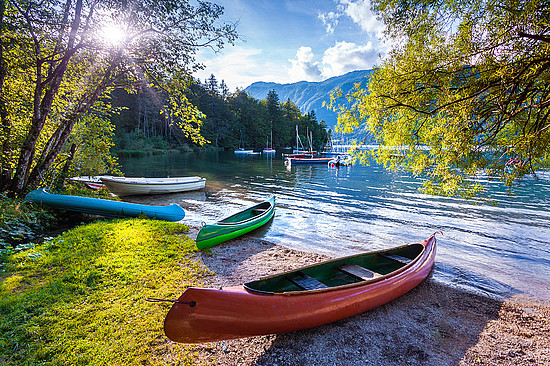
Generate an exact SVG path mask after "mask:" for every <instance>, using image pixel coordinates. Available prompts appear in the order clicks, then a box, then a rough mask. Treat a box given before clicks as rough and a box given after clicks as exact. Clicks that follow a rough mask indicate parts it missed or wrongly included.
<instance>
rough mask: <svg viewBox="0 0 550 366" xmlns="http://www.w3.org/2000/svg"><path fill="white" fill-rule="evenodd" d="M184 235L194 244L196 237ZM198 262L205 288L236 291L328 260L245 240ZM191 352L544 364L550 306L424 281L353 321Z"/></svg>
mask: <svg viewBox="0 0 550 366" xmlns="http://www.w3.org/2000/svg"><path fill="white" fill-rule="evenodd" d="M190 229H191V230H190V232H189V233H188V234H187V235H188V236H190V237H191V238H193V237H194V236H196V232H197V231H198V230H197V228H190ZM197 256H198V258H199V259H200V260H202V262H203V263H204V264H205V266H206V267H207V268H208V269H209V270H210V271H212V272H213V273H215V274H214V275H212V276H209V277H207V278H205V279H204V286H206V287H220V286H234V285H240V284H242V283H244V282H246V281H250V280H253V279H257V278H259V277H265V276H269V275H273V274H276V273H279V272H283V271H287V270H291V269H294V268H299V267H302V266H306V265H309V264H313V263H317V262H320V261H323V260H326V259H328V258H329V257H327V256H324V255H320V254H315V253H311V252H302V251H298V250H294V249H289V248H285V247H283V246H280V245H277V244H273V243H270V242H267V241H264V240H261V239H257V238H254V237H251V236H244V237H242V238H240V239H235V240H233V241H231V242H228V243H223V244H221V245H219V246H216V247H214V248H212V249H211V251H206V252H200V253H198V254H197ZM169 342H171V341H169ZM172 344H173V346H174V347H177V345H178V344H177V343H173V342H172ZM191 349H193V350H194V352H196V353H197V364H210V363H215V364H217V365H279V366H280V365H313V364H315V365H356V364H363V365H409V364H410V365H419V364H425V365H541V364H550V304H549V303H546V302H544V301H541V300H536V299H531V298H527V297H521V296H514V297H512V298H510V299H507V300H505V301H499V300H495V299H492V298H488V297H484V296H481V295H476V294H472V293H468V292H465V291H463V290H458V289H454V288H451V287H448V286H446V285H442V284H439V283H436V282H435V281H433V280H432V279H431V275H430V276H429V277H428V278H427V279H426V280H425V281H424V282H422V283H421V284H420V285H419V286H417V287H416V288H415V289H413V290H412V291H410V292H408V293H407V294H405V295H403V296H401V297H399V298H397V299H395V300H393V301H391V302H389V303H387V304H385V305H383V306H380V307H378V308H376V309H373V310H370V311H367V312H365V313H362V314H358V315H355V316H353V317H351V318H347V319H343V320H340V321H337V322H334V323H330V324H326V325H322V326H319V327H315V328H310V329H304V330H300V331H295V332H289V333H283V334H278V335H265V336H258V337H251V338H242V339H236V340H227V341H219V342H210V343H203V344H196V345H192V346H191Z"/></svg>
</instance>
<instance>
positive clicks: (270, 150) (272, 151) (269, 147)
mask: <svg viewBox="0 0 550 366" xmlns="http://www.w3.org/2000/svg"><path fill="white" fill-rule="evenodd" d="M275 152H276V151H275V149H274V148H273V130H271V145H270V144H269V138H268V140H267V142H266V145H265V149H263V150H262V153H264V154H275Z"/></svg>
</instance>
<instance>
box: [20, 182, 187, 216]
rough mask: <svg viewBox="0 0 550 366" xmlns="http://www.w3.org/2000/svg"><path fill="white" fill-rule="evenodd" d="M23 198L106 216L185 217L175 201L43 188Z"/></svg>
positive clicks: (58, 207)
mask: <svg viewBox="0 0 550 366" xmlns="http://www.w3.org/2000/svg"><path fill="white" fill-rule="evenodd" d="M25 199H26V200H27V201H31V202H34V203H37V204H41V205H46V206H50V207H53V208H57V209H62V210H69V211H76V212H83V213H87V214H91V215H100V216H107V217H138V216H141V215H144V216H146V217H148V218H150V219H158V220H165V221H180V220H182V219H183V218H184V217H185V211H184V210H183V208H182V207H180V206H178V205H177V204H175V203H174V204H172V205H170V206H150V205H141V204H137V203H129V202H120V201H111V200H105V199H100V198H93V197H80V196H70V195H62V194H53V193H49V192H48V191H46V189H44V188H40V189H37V190H34V191H32V192H30V193H29V194H27V195H26V196H25Z"/></svg>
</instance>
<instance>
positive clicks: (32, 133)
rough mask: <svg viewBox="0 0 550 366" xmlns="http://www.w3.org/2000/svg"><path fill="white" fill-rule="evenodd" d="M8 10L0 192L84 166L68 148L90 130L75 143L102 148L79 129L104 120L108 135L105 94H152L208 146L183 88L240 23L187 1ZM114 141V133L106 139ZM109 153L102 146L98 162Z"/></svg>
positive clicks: (1, 19)
mask: <svg viewBox="0 0 550 366" xmlns="http://www.w3.org/2000/svg"><path fill="white" fill-rule="evenodd" d="M1 4H2V6H1V7H0V127H1V134H0V145H1V148H2V156H1V160H0V168H1V169H0V189H9V190H12V191H14V192H17V193H22V192H24V191H25V189H27V188H29V189H32V188H34V187H35V186H36V185H38V184H39V183H40V181H41V180H42V178H43V177H46V176H48V175H50V176H53V172H55V171H56V170H58V169H59V168H60V167H61V166H63V165H64V164H65V163H66V162H69V163H70V162H71V160H72V159H75V154H76V160H79V159H80V161H87V159H86V156H85V155H84V154H85V153H86V146H85V145H84V144H80V145H78V144H76V145H75V146H76V150H75V148H73V146H72V144H68V143H67V142H70V140H71V138H70V136H71V135H74V134H76V133H78V132H83V131H88V132H90V134H89V135H80V136H76V137H75V136H71V137H73V138H72V140H74V141H84V140H87V141H88V142H89V143H88V145H90V144H93V142H95V141H98V140H97V139H96V140H94V138H98V137H99V135H98V134H97V133H96V132H97V129H96V128H95V126H94V125H90V126H85V127H86V128H77V125H78V124H82V123H87V121H89V122H90V123H92V124H95V125H97V123H98V122H99V119H100V118H103V119H104V121H103V122H102V124H103V125H105V126H106V128H107V130H109V129H110V127H109V126H107V125H108V123H107V120H108V119H109V117H110V113H112V112H113V111H112V108H111V106H110V103H109V99H108V95H109V93H110V92H112V91H113V90H114V89H115V88H126V89H127V90H128V91H135V90H136V89H137V88H138V87H140V86H142V85H144V84H146V85H147V86H150V87H151V88H153V89H154V90H155V91H156V92H157V93H158V98H159V100H163V101H164V103H163V104H164V107H163V115H164V116H165V119H166V120H167V121H169V123H171V124H173V125H174V126H178V127H179V128H180V129H181V131H183V133H184V134H185V135H186V136H187V137H188V138H189V139H191V140H192V141H194V142H196V143H199V144H201V143H204V142H205V140H204V139H203V138H202V137H201V135H200V126H201V124H202V120H201V118H203V115H202V114H201V113H200V112H199V111H198V109H197V108H195V107H194V106H193V105H192V104H191V103H190V102H189V101H188V100H187V98H186V95H185V93H184V90H185V89H186V88H188V85H189V82H190V81H191V74H192V73H193V72H194V71H195V70H197V69H198V68H200V67H201V65H200V64H199V63H197V62H196V59H195V56H196V53H197V51H198V50H199V49H201V48H205V47H208V48H212V49H214V50H218V49H220V48H221V47H223V46H224V45H225V44H226V43H232V42H233V41H234V40H235V39H236V37H237V33H236V31H235V27H236V25H235V24H229V23H225V22H223V21H220V19H219V18H220V16H221V15H222V14H223V7H221V6H219V5H216V4H213V3H210V2H206V1H190V0H178V1H172V0H155V1H152V0H130V1H117V0H115V1H112V0H99V1H91V2H89V1H85V0H74V1H73V0H45V1H40V2H34V1H29V0H9V1H2V3H1ZM88 114H92V115H93V116H88ZM81 127H82V126H81ZM110 135H111V133H110V131H107V133H105V134H104V136H102V137H101V139H102V140H109V138H110ZM107 145H109V141H107V142H99V144H98V146H97V150H98V153H100V154H101V156H106V155H104V154H103V153H104V152H106V151H107V152H108V149H105V147H106V146H107ZM69 146H70V148H69ZM88 150H89V149H88ZM78 155H80V157H78ZM95 163H97V161H96V162H95ZM95 163H94V164H92V166H90V167H89V169H88V170H89V171H90V173H91V171H92V170H94V169H95V168H96V167H98V165H97V164H95ZM110 166H112V159H107V161H105V162H104V164H103V167H104V168H105V167H106V168H108V167H110ZM96 173H99V172H96Z"/></svg>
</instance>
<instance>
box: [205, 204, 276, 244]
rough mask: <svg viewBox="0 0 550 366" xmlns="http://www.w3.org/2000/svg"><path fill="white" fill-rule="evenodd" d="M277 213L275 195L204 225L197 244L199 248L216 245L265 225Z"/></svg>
mask: <svg viewBox="0 0 550 366" xmlns="http://www.w3.org/2000/svg"><path fill="white" fill-rule="evenodd" d="M274 213H275V197H271V198H269V199H268V200H266V201H264V202H262V203H260V204H257V205H254V206H252V207H249V208H247V209H245V210H243V211H240V212H237V213H236V214H233V215H231V216H229V217H227V218H225V219H223V220H220V221H218V222H216V223H215V224H211V225H204V226H203V227H202V228H201V230H200V231H199V233H198V234H197V239H196V241H195V242H196V244H197V247H198V248H199V249H205V248H211V247H213V246H215V245H218V244H220V243H223V242H225V241H228V240H230V239H234V238H236V237H238V236H241V235H244V234H246V233H248V232H250V231H252V230H254V229H257V228H259V227H260V226H263V225H265V224H266V223H267V222H269V220H271V218H272V217H273V215H274Z"/></svg>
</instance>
